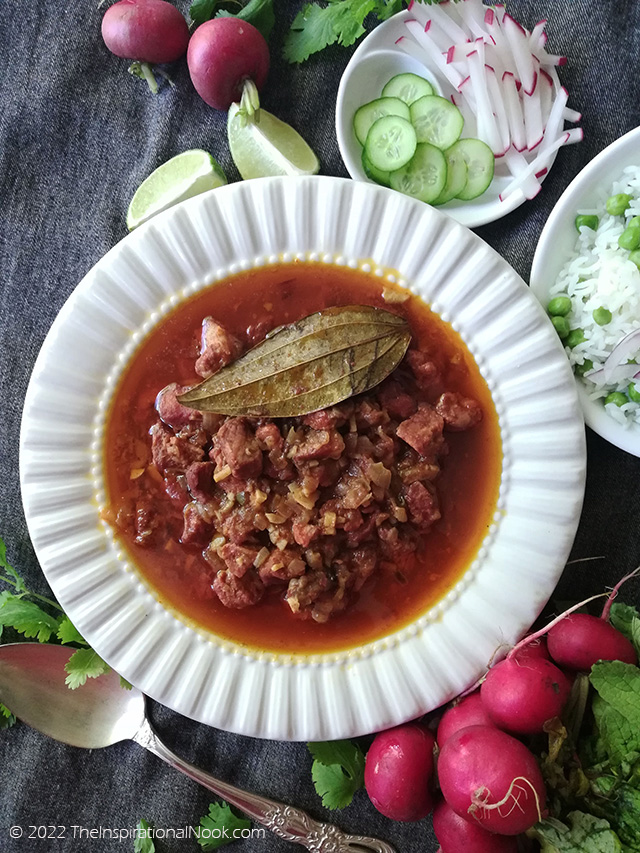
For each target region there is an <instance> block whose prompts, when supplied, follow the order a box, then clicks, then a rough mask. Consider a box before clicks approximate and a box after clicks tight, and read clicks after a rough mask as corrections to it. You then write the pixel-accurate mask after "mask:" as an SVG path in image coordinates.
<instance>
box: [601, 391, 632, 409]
mask: <svg viewBox="0 0 640 853" xmlns="http://www.w3.org/2000/svg"><path fill="white" fill-rule="evenodd" d="M628 402H629V398H628V397H627V395H626V394H623V393H622V391H612V392H611V394H607V396H606V397H605V398H604V404H605V406H606V405H607V404H608V403H613V404H614V405H616V406H624V404H625V403H628Z"/></svg>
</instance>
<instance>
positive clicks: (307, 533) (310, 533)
mask: <svg viewBox="0 0 640 853" xmlns="http://www.w3.org/2000/svg"><path fill="white" fill-rule="evenodd" d="M291 529H292V531H293V538H294V539H295V541H296V544H297V545H302V547H303V548H307V547H308V546H309V545H310V544H311V542H313V541H314V539H317V538H318V537H319V536H320V533H321V531H320V529H319V528H318V527H316V526H315V524H303V523H302V522H300V521H294V522H293V524H292V525H291Z"/></svg>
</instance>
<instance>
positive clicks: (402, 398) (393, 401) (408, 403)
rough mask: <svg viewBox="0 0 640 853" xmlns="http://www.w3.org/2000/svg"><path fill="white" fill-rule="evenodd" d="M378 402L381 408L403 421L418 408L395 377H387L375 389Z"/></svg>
mask: <svg viewBox="0 0 640 853" xmlns="http://www.w3.org/2000/svg"><path fill="white" fill-rule="evenodd" d="M376 396H377V398H378V402H379V403H380V405H381V406H382V408H383V409H386V410H387V412H389V414H390V415H391V417H392V418H396V419H397V420H399V421H403V420H405V419H406V418H409V417H411V415H412V414H413V413H414V412H415V411H416V409H417V408H418V404H417V402H416V400H415V398H414V397H412V396H411V394H408V393H407V392H406V391H405V390H404V389H403V387H402V385H400V383H399V382H396V381H395V379H387V380H386V381H385V382H383V383H382V385H380V387H379V388H378V389H377V390H376Z"/></svg>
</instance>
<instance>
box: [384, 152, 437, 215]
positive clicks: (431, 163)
mask: <svg viewBox="0 0 640 853" xmlns="http://www.w3.org/2000/svg"><path fill="white" fill-rule="evenodd" d="M390 179H391V188H392V189H394V190H399V191H400V192H402V193H405V194H406V195H410V196H413V198H417V199H420V201H425V202H427V203H428V204H430V203H431V202H433V201H434V200H435V199H436V198H438V196H439V195H440V194H441V193H442V190H443V189H444V186H445V182H446V179H447V163H446V160H445V157H444V154H443V153H442V151H440V149H439V148H436V147H435V145H430V144H429V143H428V142H419V143H418V145H417V146H416V153H415V154H414V155H413V157H412V158H411V160H410V161H409V162H408V163H407V165H406V166H404V167H403V168H401V169H397V170H396V171H395V172H392V173H391V175H390Z"/></svg>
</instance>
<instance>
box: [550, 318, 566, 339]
mask: <svg viewBox="0 0 640 853" xmlns="http://www.w3.org/2000/svg"><path fill="white" fill-rule="evenodd" d="M551 322H552V323H553V328H554V329H555V330H556V332H557V333H558V337H559V338H560V340H561V341H563V340H564V339H565V338H566V337H567V336H568V334H569V332H570V331H571V326H570V325H569V321H568V320H567V318H566V317H552V318H551Z"/></svg>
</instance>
